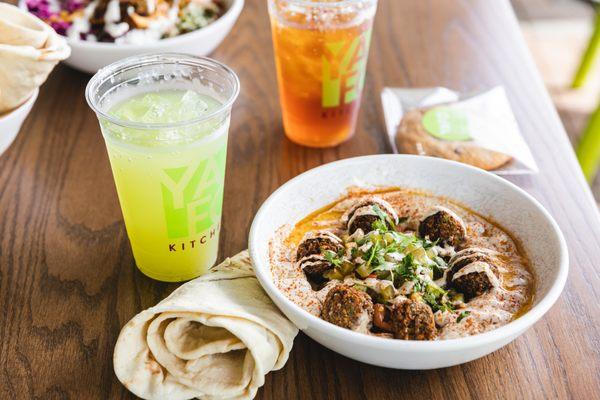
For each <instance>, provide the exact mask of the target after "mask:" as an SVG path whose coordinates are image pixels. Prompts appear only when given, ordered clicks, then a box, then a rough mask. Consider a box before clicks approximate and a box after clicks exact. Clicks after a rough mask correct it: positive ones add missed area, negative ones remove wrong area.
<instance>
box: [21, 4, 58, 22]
mask: <svg viewBox="0 0 600 400" xmlns="http://www.w3.org/2000/svg"><path fill="white" fill-rule="evenodd" d="M25 4H26V5H27V9H28V10H29V12H30V13H32V14H33V15H35V16H36V17H38V18H40V19H43V20H47V19H48V18H50V17H51V16H53V15H56V14H57V13H56V12H53V11H52V9H51V7H50V3H49V2H48V0H26V1H25Z"/></svg>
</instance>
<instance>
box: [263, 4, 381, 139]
mask: <svg viewBox="0 0 600 400" xmlns="http://www.w3.org/2000/svg"><path fill="white" fill-rule="evenodd" d="M376 7H377V1H376V0H344V1H339V0H337V1H329V2H323V1H320V2H311V1H310V0H309V1H307V0H270V4H269V11H270V14H271V26H272V31H273V44H274V47H275V61H276V65H277V78H278V83H279V96H280V100H281V111H282V114H283V124H284V128H285V133H286V135H287V136H288V137H289V138H290V139H291V140H292V141H294V142H296V143H299V144H302V145H305V146H311V147H330V146H335V145H337V144H340V143H342V142H343V141H345V140H347V139H348V138H350V137H351V136H352V134H353V133H354V129H355V126H356V119H357V117H358V110H359V107H360V98H361V93H362V88H363V85H364V78H365V69H366V63H367V56H368V52H369V43H370V38H371V26H372V23H373V16H374V14H375V9H376Z"/></svg>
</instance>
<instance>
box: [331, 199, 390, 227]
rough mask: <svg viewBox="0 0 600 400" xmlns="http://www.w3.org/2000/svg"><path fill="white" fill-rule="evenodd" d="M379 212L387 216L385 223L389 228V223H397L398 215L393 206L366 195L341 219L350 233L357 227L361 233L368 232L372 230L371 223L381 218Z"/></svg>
mask: <svg viewBox="0 0 600 400" xmlns="http://www.w3.org/2000/svg"><path fill="white" fill-rule="evenodd" d="M377 208H378V209H379V210H377ZM378 211H379V212H378ZM380 214H383V215H385V216H386V217H387V218H386V225H388V227H390V228H391V227H392V226H391V225H395V224H397V223H398V215H397V214H396V211H395V210H394V207H392V205H391V204H390V203H388V202H387V201H385V200H383V199H381V198H379V197H368V198H366V199H362V200H359V201H357V202H356V203H354V204H353V205H352V207H350V208H349V209H348V211H346V213H345V214H344V215H343V216H342V221H343V222H345V224H346V227H347V228H348V233H350V234H353V233H354V232H356V231H357V230H358V229H361V230H362V231H363V233H369V232H371V231H372V230H373V223H374V222H375V221H377V220H379V219H380V218H381V217H380Z"/></svg>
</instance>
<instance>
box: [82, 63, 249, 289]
mask: <svg viewBox="0 0 600 400" xmlns="http://www.w3.org/2000/svg"><path fill="white" fill-rule="evenodd" d="M238 93H239V80H238V78H237V76H236V75H235V73H234V72H233V71H232V70H231V69H229V68H228V67H227V66H225V65H223V64H221V63H219V62H217V61H214V60H211V59H209V58H202V57H193V56H188V55H183V54H171V53H167V54H149V55H143V56H136V57H130V58H126V59H124V60H121V61H118V62H116V63H114V64H111V65H109V66H107V67H105V68H103V69H101V70H100V71H98V73H96V75H94V76H93V77H92V79H91V80H90V82H89V83H88V86H87V88H86V99H87V101H88V104H89V105H90V107H91V108H92V109H93V110H94V111H95V112H96V115H97V117H98V120H99V122H100V127H101V130H102V135H103V136H104V139H105V142H106V147H107V150H108V155H109V158H110V164H111V167H112V171H113V177H114V179H115V185H116V187H117V193H118V195H119V202H120V204H121V209H122V211H123V217H124V220H125V226H126V228H127V234H128V236H129V240H130V242H131V247H132V250H133V255H134V257H135V261H136V264H137V267H138V268H139V269H140V271H142V272H143V273H144V274H145V275H147V276H149V277H151V278H154V279H157V280H161V281H168V282H176V281H184V280H188V279H192V278H194V277H197V276H199V275H201V274H203V273H205V272H206V271H207V270H208V268H210V267H211V266H212V265H213V264H214V263H215V261H216V258H217V252H218V244H219V231H220V224H221V209H222V202H223V185H224V177H225V161H226V155H227V136H228V128H229V120H230V114H231V107H232V104H233V102H234V101H235V99H236V97H237V95H238Z"/></svg>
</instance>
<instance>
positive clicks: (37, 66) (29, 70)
mask: <svg viewBox="0 0 600 400" xmlns="http://www.w3.org/2000/svg"><path fill="white" fill-rule="evenodd" d="M70 54H71V50H70V48H69V46H68V45H67V42H66V41H65V39H64V38H62V37H60V36H59V35H58V34H57V33H56V32H55V31H54V30H53V29H52V28H51V27H50V26H48V25H46V24H45V23H44V22H43V21H42V20H40V19H38V18H37V17H35V16H33V15H31V14H29V13H27V12H26V11H23V10H21V9H20V8H18V7H15V6H13V5H10V4H6V3H0V114H3V113H5V112H8V111H11V110H12V109H14V108H16V107H18V106H20V105H21V104H23V103H24V102H25V100H27V99H28V98H29V97H30V96H31V95H32V93H33V92H34V91H35V89H37V88H38V87H39V86H41V85H42V83H44V81H45V80H46V78H47V77H48V74H49V73H50V71H52V69H53V68H54V66H55V65H56V64H57V63H58V62H59V61H61V60H64V59H65V58H67V57H69V55H70Z"/></svg>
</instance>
